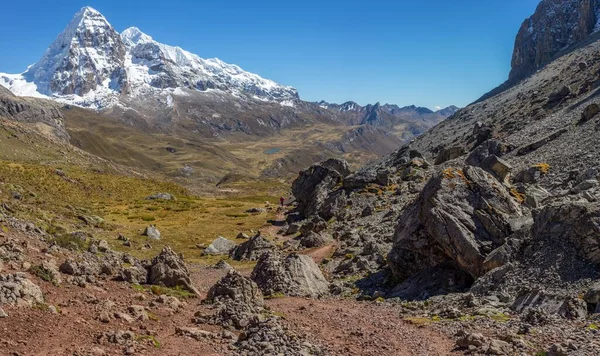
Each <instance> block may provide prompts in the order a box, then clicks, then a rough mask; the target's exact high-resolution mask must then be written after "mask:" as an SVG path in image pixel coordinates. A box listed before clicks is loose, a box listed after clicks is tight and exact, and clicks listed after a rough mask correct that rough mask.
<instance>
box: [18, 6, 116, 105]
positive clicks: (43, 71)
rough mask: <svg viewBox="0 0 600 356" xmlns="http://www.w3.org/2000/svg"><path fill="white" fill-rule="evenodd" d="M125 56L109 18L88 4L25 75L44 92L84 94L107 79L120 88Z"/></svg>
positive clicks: (49, 94) (50, 93)
mask: <svg viewBox="0 0 600 356" xmlns="http://www.w3.org/2000/svg"><path fill="white" fill-rule="evenodd" d="M124 56H125V48H124V46H123V44H122V42H121V39H120V37H119V35H118V33H117V32H116V31H115V30H114V28H113V27H112V26H111V25H110V23H108V21H107V20H106V18H104V16H102V14H101V13H100V12H98V11H97V10H95V9H93V8H91V7H84V8H82V9H81V10H79V12H77V13H76V14H75V16H74V17H73V19H72V20H71V22H69V25H67V27H66V28H65V30H64V31H63V32H62V33H61V34H59V35H58V37H57V38H56V40H55V41H54V42H53V43H52V44H51V45H50V47H48V49H47V50H46V52H45V53H44V56H43V57H42V58H41V59H40V60H39V61H38V62H37V63H36V64H34V65H33V66H31V67H29V68H28V70H27V72H25V73H24V78H25V80H27V81H28V82H29V81H30V82H33V83H34V84H35V85H36V86H37V91H38V92H39V93H41V94H44V95H48V96H52V95H77V96H83V95H86V94H87V93H88V92H90V91H93V90H95V89H97V88H98V87H99V86H105V84H106V83H112V84H111V85H112V87H113V88H117V87H118V85H119V84H118V82H120V81H121V80H122V78H119V75H120V72H121V71H120V67H121V66H122V64H123V59H124Z"/></svg>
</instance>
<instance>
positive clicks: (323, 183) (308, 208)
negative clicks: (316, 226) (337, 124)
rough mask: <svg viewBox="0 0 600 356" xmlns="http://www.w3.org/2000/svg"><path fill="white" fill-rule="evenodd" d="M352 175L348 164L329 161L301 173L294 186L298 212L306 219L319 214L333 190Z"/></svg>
mask: <svg viewBox="0 0 600 356" xmlns="http://www.w3.org/2000/svg"><path fill="white" fill-rule="evenodd" d="M349 174H350V167H349V166H348V163H347V162H346V161H343V160H338V159H329V160H327V161H325V162H321V163H317V164H314V165H312V166H311V167H310V168H308V169H307V170H305V171H303V172H300V176H299V177H298V178H296V180H295V181H294V183H293V184H292V193H293V194H294V196H295V197H296V200H297V202H298V212H300V214H302V215H303V216H305V217H308V216H311V215H314V214H317V213H318V212H319V211H320V209H321V207H322V206H323V203H324V202H325V199H326V198H327V196H328V194H329V193H330V192H331V190H332V189H333V188H334V187H335V186H336V185H338V184H340V183H341V182H342V180H343V178H344V177H346V176H347V175H349Z"/></svg>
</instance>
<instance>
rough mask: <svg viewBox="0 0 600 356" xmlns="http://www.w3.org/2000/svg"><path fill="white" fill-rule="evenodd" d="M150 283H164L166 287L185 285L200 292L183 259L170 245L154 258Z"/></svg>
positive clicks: (150, 268) (193, 290)
mask: <svg viewBox="0 0 600 356" xmlns="http://www.w3.org/2000/svg"><path fill="white" fill-rule="evenodd" d="M147 283H149V284H156V285H164V286H165V287H170V288H175V287H178V286H179V287H183V288H185V289H186V290H187V291H189V292H192V293H194V294H196V295H199V294H200V293H199V292H198V290H197V289H196V288H195V287H194V285H193V284H192V281H191V280H190V271H189V270H188V268H187V265H186V264H185V261H184V260H183V256H182V255H178V254H177V253H175V251H173V250H172V249H171V248H170V247H165V248H163V250H162V251H161V253H160V254H159V255H158V256H156V257H154V258H153V259H152V262H151V263H150V266H149V267H148V280H147Z"/></svg>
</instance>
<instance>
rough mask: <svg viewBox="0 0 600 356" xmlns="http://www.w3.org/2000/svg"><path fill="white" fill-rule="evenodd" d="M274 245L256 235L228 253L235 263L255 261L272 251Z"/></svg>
mask: <svg viewBox="0 0 600 356" xmlns="http://www.w3.org/2000/svg"><path fill="white" fill-rule="evenodd" d="M274 248H275V245H274V244H273V243H272V242H271V241H269V240H267V239H266V238H264V237H262V236H260V235H256V236H254V237H252V238H251V239H250V240H248V241H246V242H244V243H242V244H240V245H238V246H236V247H235V248H234V249H233V250H231V252H230V254H229V255H230V256H231V258H232V259H234V260H236V261H256V260H258V259H259V258H260V256H262V255H263V254H265V253H267V252H269V251H271V250H273V249H274Z"/></svg>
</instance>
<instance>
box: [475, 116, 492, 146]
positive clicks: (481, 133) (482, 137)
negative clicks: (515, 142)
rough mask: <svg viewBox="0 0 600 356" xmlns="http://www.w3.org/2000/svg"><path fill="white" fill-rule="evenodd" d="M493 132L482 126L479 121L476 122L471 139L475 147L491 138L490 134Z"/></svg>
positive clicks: (484, 125)
mask: <svg viewBox="0 0 600 356" xmlns="http://www.w3.org/2000/svg"><path fill="white" fill-rule="evenodd" d="M493 132H494V130H493V129H492V128H491V127H489V126H487V125H486V124H484V123H483V122H481V121H478V122H476V123H475V125H474V126H473V137H474V138H475V145H480V144H482V143H483V142H485V141H487V140H489V139H490V138H492V133H493Z"/></svg>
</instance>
